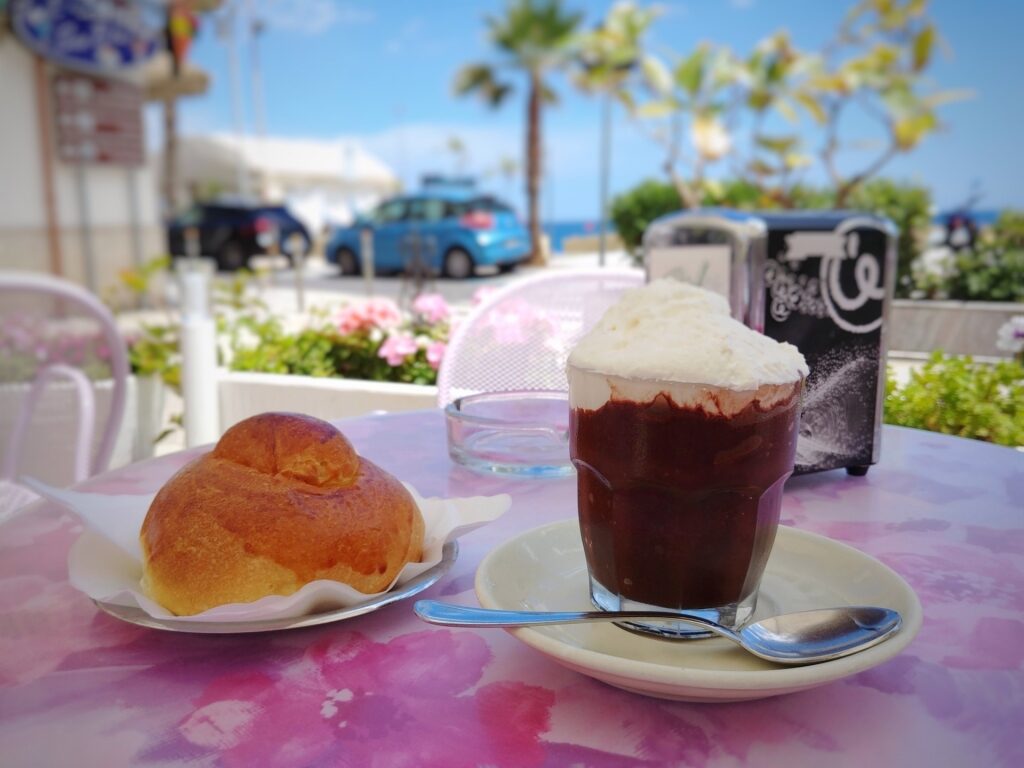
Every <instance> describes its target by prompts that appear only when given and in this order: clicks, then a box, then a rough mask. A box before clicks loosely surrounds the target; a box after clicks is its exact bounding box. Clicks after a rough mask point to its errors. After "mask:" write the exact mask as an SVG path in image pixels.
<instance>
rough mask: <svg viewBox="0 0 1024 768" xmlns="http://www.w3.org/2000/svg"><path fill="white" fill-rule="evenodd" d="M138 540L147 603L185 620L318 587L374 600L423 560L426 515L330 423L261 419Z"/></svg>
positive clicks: (159, 506) (193, 468) (158, 508)
mask: <svg viewBox="0 0 1024 768" xmlns="http://www.w3.org/2000/svg"><path fill="white" fill-rule="evenodd" d="M140 539H141V542H142V553H143V564H144V571H143V577H142V586H143V589H144V590H145V592H146V594H148V595H149V596H150V597H152V598H153V599H154V600H156V601H157V602H158V603H160V604H161V605H162V606H164V607H165V608H167V609H168V610H169V611H172V612H173V613H175V614H177V615H191V614H195V613H200V612H202V611H205V610H207V609H209V608H213V607H214V606H217V605H224V604H225V603H248V602H252V601H253V600H258V599H259V598H261V597H265V596H266V595H290V594H292V593H293V592H295V591H296V590H298V589H299V588H300V587H302V586H303V585H304V584H308V583H309V582H311V581H315V580H317V579H332V580H334V581H340V582H343V583H345V584H349V585H350V586H352V587H354V588H355V589H357V590H359V591H360V592H364V593H374V592H381V591H383V590H384V589H386V588H387V587H388V586H389V585H390V584H391V582H392V581H393V580H394V578H395V576H397V575H398V572H399V571H400V570H401V569H402V567H403V566H404V565H405V564H406V563H408V562H414V561H418V560H419V559H420V557H421V555H422V549H423V517H422V516H421V515H420V511H419V509H418V508H417V506H416V502H415V501H413V498H412V496H411V495H410V494H409V492H408V491H407V490H406V489H405V487H404V486H403V485H402V484H401V483H400V482H398V480H396V479H395V478H394V477H392V476H391V475H390V474H388V473H387V472H385V471H384V470H382V469H380V468H379V467H378V466H376V465H375V464H373V463H372V462H370V461H367V460H366V459H363V458H360V457H359V456H358V455H357V454H356V452H355V450H354V449H353V448H352V445H351V444H350V443H349V441H348V440H347V439H346V438H345V436H344V435H342V434H341V432H339V431H338V429H337V428H336V427H334V426H333V425H331V424H328V423H327V422H326V421H321V420H320V419H315V418H313V417H311V416H302V415H299V414H291V413H264V414H261V415H259V416H253V417H252V418H249V419H246V420H245V421H242V422H240V423H238V424H236V425H235V426H233V427H232V428H231V429H229V430H228V431H227V432H226V433H224V436H223V437H221V439H220V442H218V443H217V445H216V447H215V448H214V449H213V451H211V452H210V453H207V454H204V455H203V456H200V457H199V458H198V459H196V460H195V461H193V462H191V463H190V464H188V465H187V466H185V467H184V468H183V469H181V471H179V472H178V473H177V474H176V475H174V477H172V478H171V479H170V480H169V481H168V482H167V484H166V485H164V487H163V488H161V489H160V492H159V493H157V495H156V498H154V499H153V503H152V505H151V506H150V508H149V512H148V513H147V515H146V520H145V522H144V523H143V524H142V532H141V534H140Z"/></svg>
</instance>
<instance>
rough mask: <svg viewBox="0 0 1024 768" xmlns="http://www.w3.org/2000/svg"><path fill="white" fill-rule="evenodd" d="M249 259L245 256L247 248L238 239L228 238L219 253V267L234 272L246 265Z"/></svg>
mask: <svg viewBox="0 0 1024 768" xmlns="http://www.w3.org/2000/svg"><path fill="white" fill-rule="evenodd" d="M247 263H248V259H246V257H245V249H244V248H242V244H241V243H239V242H237V241H236V240H228V241H227V242H226V243H224V245H223V246H221V249H220V252H219V253H218V254H217V267H218V268H219V269H222V270H224V271H225V272H234V271H235V270H237V269H241V268H242V267H244V266H246V265H247Z"/></svg>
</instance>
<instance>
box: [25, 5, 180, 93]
mask: <svg viewBox="0 0 1024 768" xmlns="http://www.w3.org/2000/svg"><path fill="white" fill-rule="evenodd" d="M143 7H144V5H143V4H142V3H138V2H133V1H132V0H10V16H11V27H12V28H13V29H14V33H15V34H16V35H17V36H18V37H19V38H20V39H21V41H22V42H23V43H24V44H25V45H26V46H28V47H29V48H31V49H32V50H33V51H35V52H36V53H37V54H39V55H40V56H42V57H43V58H45V59H48V60H50V61H52V62H54V63H55V64H59V65H61V66H63V67H67V68H68V69H74V70H78V71H81V72H89V73H93V74H107V75H112V74H117V73H119V72H123V71H125V70H130V69H132V68H133V67H135V66H138V65H139V64H141V63H142V62H144V61H146V59H148V58H149V57H150V56H152V55H153V54H154V53H155V52H156V50H157V46H158V40H159V36H160V34H161V30H160V29H159V27H158V26H157V25H155V24H153V23H150V21H149V20H147V18H146V15H145V13H144V11H143Z"/></svg>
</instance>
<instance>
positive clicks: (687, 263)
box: [644, 209, 896, 475]
mask: <svg viewBox="0 0 1024 768" xmlns="http://www.w3.org/2000/svg"><path fill="white" fill-rule="evenodd" d="M895 235H896V231H895V228H894V227H893V225H892V224H891V223H890V222H889V221H888V220H886V219H882V218H879V217H877V216H873V215H870V214H864V213H859V212H855V211H802V212H799V213H797V212H786V213H778V212H774V213H747V212H739V211H731V210H716V209H709V210H696V211H684V212H682V213H677V214H671V215H669V216H664V217H662V218H660V219H658V220H656V221H655V222H653V223H652V224H651V225H650V226H649V227H648V229H647V231H646V233H645V234H644V261H645V266H646V270H647V277H648V280H654V279H657V278H659V277H666V276H673V277H676V278H677V279H680V280H684V281H686V282H691V283H695V284H697V285H702V286H704V287H705V288H708V289H710V290H714V291H717V292H719V293H721V294H722V295H724V296H725V297H726V298H728V299H729V303H730V306H731V308H732V314H733V317H735V318H736V319H737V320H740V321H741V322H743V323H745V324H746V325H748V326H749V327H751V328H753V329H755V330H758V331H762V332H763V333H765V334H767V335H768V336H771V337H772V338H774V339H778V340H779V341H788V342H790V343H791V344H794V345H795V346H796V347H797V348H798V349H799V350H800V351H801V352H802V353H803V354H804V357H806V358H807V364H808V365H809V366H810V369H811V372H810V375H809V376H808V378H807V382H806V386H805V390H804V399H803V406H802V410H801V416H800V439H799V441H798V443H797V458H796V473H797V474H804V473H807V472H818V471H822V470H826V469H835V468H837V467H846V469H847V471H848V472H850V473H851V474H857V475H862V474H864V473H865V472H867V469H868V467H869V466H870V465H871V464H875V463H877V462H878V460H879V455H880V452H881V425H882V404H883V399H884V397H885V362H886V330H887V328H886V326H887V321H888V316H889V307H890V305H891V303H892V295H893V286H894V282H895V277H896V275H895V255H896V236H895Z"/></svg>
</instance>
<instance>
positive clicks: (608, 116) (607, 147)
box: [597, 91, 612, 267]
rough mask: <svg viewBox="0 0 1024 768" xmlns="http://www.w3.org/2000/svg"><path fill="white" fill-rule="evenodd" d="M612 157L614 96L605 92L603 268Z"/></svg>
mask: <svg viewBox="0 0 1024 768" xmlns="http://www.w3.org/2000/svg"><path fill="white" fill-rule="evenodd" d="M611 156H612V94H611V92H610V91H605V94H604V101H603V103H602V104H601V184H600V189H601V223H600V225H599V229H598V238H597V262H598V264H600V265H601V266H602V267H603V266H604V265H605V254H606V247H607V239H606V236H605V233H606V230H607V228H608V176H609V172H610V166H611Z"/></svg>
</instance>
